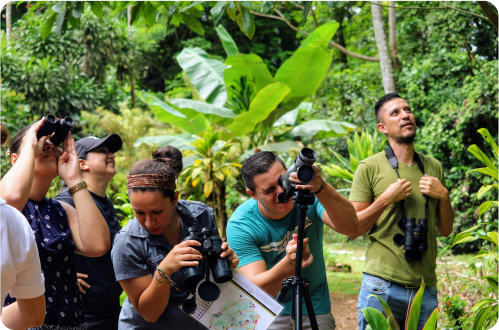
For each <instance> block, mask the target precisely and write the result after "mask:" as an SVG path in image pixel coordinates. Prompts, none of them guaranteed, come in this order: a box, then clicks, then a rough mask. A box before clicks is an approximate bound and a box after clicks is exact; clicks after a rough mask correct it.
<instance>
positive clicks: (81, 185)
mask: <svg viewBox="0 0 499 330" xmlns="http://www.w3.org/2000/svg"><path fill="white" fill-rule="evenodd" d="M86 187H87V183H86V182H85V181H82V182H80V183H77V184H75V185H74V186H72V187H71V188H69V189H68V193H69V196H73V195H74V193H75V192H77V191H78V190H80V189H83V188H86Z"/></svg>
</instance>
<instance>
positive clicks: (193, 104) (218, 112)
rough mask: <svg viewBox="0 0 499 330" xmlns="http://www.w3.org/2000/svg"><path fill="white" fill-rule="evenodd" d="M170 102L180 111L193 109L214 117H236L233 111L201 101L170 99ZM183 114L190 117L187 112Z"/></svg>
mask: <svg viewBox="0 0 499 330" xmlns="http://www.w3.org/2000/svg"><path fill="white" fill-rule="evenodd" d="M168 102H169V103H171V104H173V105H175V106H176V107H178V108H180V109H191V110H194V111H195V112H197V113H202V114H205V115H213V116H214V117H223V118H235V117H236V114H235V113H234V111H232V110H231V109H228V108H224V107H221V106H217V105H213V104H210V103H205V102H201V101H196V100H191V99H170V100H168ZM183 113H184V114H185V115H187V117H189V115H188V114H187V113H185V112H183ZM189 118H190V117H189Z"/></svg>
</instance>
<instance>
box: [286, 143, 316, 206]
mask: <svg viewBox="0 0 499 330" xmlns="http://www.w3.org/2000/svg"><path fill="white" fill-rule="evenodd" d="M316 159H317V154H316V153H315V151H313V150H312V149H310V148H303V149H302V150H300V153H299V154H298V157H296V159H295V161H294V162H293V165H291V166H290V167H289V168H288V170H287V171H286V173H285V174H283V175H281V176H280V177H279V181H278V182H279V185H280V186H282V187H283V188H284V191H281V192H280V193H279V195H277V199H278V200H279V203H286V202H287V201H288V200H289V199H290V198H291V197H293V194H294V192H295V190H296V189H295V187H296V184H295V183H294V182H291V181H289V176H290V175H291V173H293V172H296V176H297V177H298V180H300V182H301V184H303V185H306V184H309V183H310V182H311V181H312V180H313V179H314V178H315V171H314V168H313V167H312V165H313V164H314V163H315V160H316Z"/></svg>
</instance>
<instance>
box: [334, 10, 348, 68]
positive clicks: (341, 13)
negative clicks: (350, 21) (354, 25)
mask: <svg viewBox="0 0 499 330" xmlns="http://www.w3.org/2000/svg"><path fill="white" fill-rule="evenodd" d="M333 19H334V20H335V21H336V22H338V23H339V24H340V26H339V27H338V30H337V31H336V33H335V34H334V40H335V41H336V43H337V44H338V45H340V46H341V47H343V48H347V45H346V44H345V37H344V35H343V20H344V19H345V10H344V9H343V8H335V11H334V14H333ZM338 60H339V61H340V62H341V63H345V66H346V67H347V68H348V60H347V55H346V54H345V53H343V52H340V56H339V58H338Z"/></svg>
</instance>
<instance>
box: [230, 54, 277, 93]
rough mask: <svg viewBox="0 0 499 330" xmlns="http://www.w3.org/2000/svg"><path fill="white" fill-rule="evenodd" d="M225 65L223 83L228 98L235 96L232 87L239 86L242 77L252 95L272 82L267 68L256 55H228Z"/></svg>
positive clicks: (272, 79)
mask: <svg viewBox="0 0 499 330" xmlns="http://www.w3.org/2000/svg"><path fill="white" fill-rule="evenodd" d="M225 65H226V66H227V68H226V69H225V72H224V78H225V85H226V86H227V93H228V95H229V98H230V99H232V98H234V97H237V92H236V91H235V90H234V88H239V87H238V85H239V83H240V81H241V78H242V77H246V81H247V83H248V84H250V86H251V88H252V90H253V94H254V95H256V94H258V92H259V91H260V90H261V89H262V88H264V87H265V86H267V85H269V84H272V83H273V82H274V78H273V77H272V75H271V74H270V72H269V69H268V68H267V66H266V65H265V64H264V63H263V60H262V59H261V58H260V57H259V56H258V55H255V54H237V55H234V56H229V57H227V59H226V60H225Z"/></svg>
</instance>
